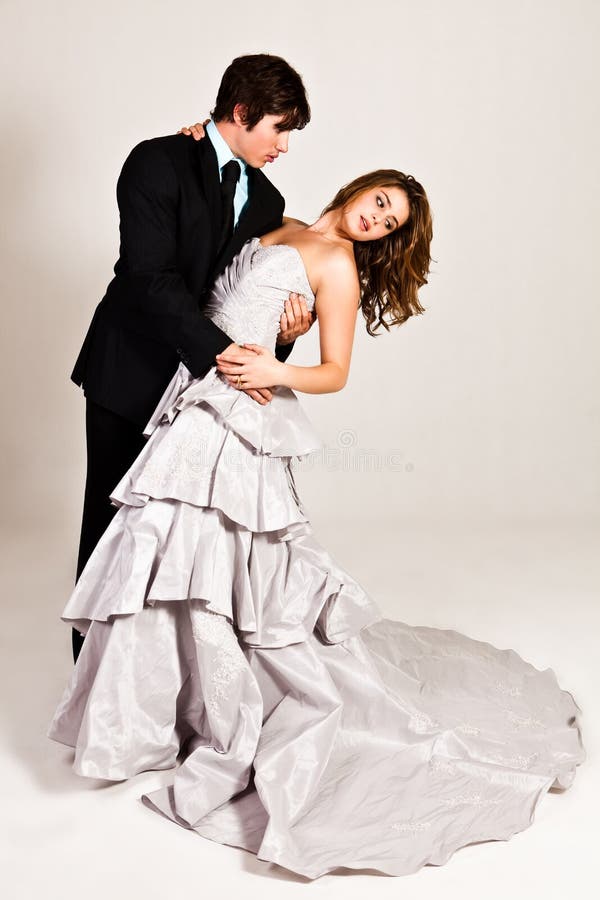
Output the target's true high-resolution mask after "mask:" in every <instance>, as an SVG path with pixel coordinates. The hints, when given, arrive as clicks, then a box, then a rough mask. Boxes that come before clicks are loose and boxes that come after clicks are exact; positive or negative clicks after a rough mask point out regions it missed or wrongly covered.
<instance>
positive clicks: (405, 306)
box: [322, 169, 433, 335]
mask: <svg viewBox="0 0 600 900" xmlns="http://www.w3.org/2000/svg"><path fill="white" fill-rule="evenodd" d="M375 187H382V188H385V187H396V188H400V190H401V191H404V193H405V194H406V196H407V197H408V203H409V207H410V213H409V216H408V220H407V221H406V222H405V223H404V225H402V226H401V227H400V228H397V229H395V230H394V231H392V232H391V233H390V234H388V235H385V237H382V238H379V239H378V240H376V241H354V258H355V260H356V265H357V268H358V276H359V279H360V288H361V290H360V306H361V309H362V313H363V316H364V317H365V319H366V322H367V331H368V332H369V334H371V335H374V334H375V332H376V331H377V329H378V328H380V327H381V326H382V325H383V327H384V328H385V329H386V331H389V330H390V326H391V325H402V323H403V322H406V320H407V319H409V318H410V317H411V316H414V315H418V314H420V313H423V312H425V309H424V307H423V306H421V304H420V303H419V298H418V296H417V293H418V290H419V288H420V287H422V285H424V284H427V273H428V272H429V264H430V262H431V256H430V253H429V250H430V245H431V239H432V236H433V228H432V221H431V210H430V208H429V201H428V199H427V194H426V193H425V190H424V189H423V187H422V185H420V184H419V182H418V181H416V180H415V179H414V178H413V176H412V175H404V174H403V173H402V172H397V171H396V170H395V169H377V171H375V172H369V173H368V174H367V175H361V176H360V177H359V178H355V179H354V181H351V182H350V184H347V185H345V186H344V187H343V188H340V190H339V191H338V192H337V194H336V195H335V197H334V198H333V200H332V201H331V203H330V204H329V205H328V206H327V207H326V208H325V209H324V210H323V213H322V215H325V213H328V212H331V211H332V210H334V209H341V208H343V207H344V206H346V205H347V204H348V203H350V201H352V200H354V199H355V197H358V195H359V194H362V193H363V192H364V191H368V190H371V188H375Z"/></svg>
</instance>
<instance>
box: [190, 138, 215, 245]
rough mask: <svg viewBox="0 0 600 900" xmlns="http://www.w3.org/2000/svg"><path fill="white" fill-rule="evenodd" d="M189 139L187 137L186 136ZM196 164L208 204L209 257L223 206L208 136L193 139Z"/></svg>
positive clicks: (213, 155) (213, 152)
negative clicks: (209, 226) (197, 139)
mask: <svg viewBox="0 0 600 900" xmlns="http://www.w3.org/2000/svg"><path fill="white" fill-rule="evenodd" d="M188 140H189V138H188ZM193 143H194V145H195V146H194V148H193V150H194V151H195V156H196V165H197V169H198V172H199V175H200V183H201V185H202V190H203V192H204V197H205V199H206V204H207V206H208V210H209V214H210V220H211V228H210V239H211V257H214V254H215V253H216V250H217V247H218V244H219V238H220V235H221V229H222V227H223V207H222V204H221V179H220V177H219V164H218V162H217V154H216V152H215V148H214V147H213V145H212V144H211V142H210V140H209V138H204V140H202V141H193Z"/></svg>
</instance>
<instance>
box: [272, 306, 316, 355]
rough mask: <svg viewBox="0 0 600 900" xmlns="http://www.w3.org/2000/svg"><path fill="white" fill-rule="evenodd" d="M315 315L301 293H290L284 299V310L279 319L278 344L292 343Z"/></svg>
mask: <svg viewBox="0 0 600 900" xmlns="http://www.w3.org/2000/svg"><path fill="white" fill-rule="evenodd" d="M314 321H315V316H314V314H313V313H312V312H309V309H308V306H307V305H306V299H305V297H303V296H302V294H290V296H289V299H288V300H286V301H285V312H284V313H283V315H282V316H281V319H280V321H279V327H280V330H279V334H278V335H277V343H278V344H292V343H293V342H294V341H295V340H296V338H299V337H300V336H301V335H302V334H306V332H307V331H308V329H309V328H310V326H311V325H312V323H313V322H314Z"/></svg>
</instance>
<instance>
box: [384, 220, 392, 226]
mask: <svg viewBox="0 0 600 900" xmlns="http://www.w3.org/2000/svg"><path fill="white" fill-rule="evenodd" d="M385 227H386V228H391V227H392V223H391V222H390V220H389V219H386V220H385Z"/></svg>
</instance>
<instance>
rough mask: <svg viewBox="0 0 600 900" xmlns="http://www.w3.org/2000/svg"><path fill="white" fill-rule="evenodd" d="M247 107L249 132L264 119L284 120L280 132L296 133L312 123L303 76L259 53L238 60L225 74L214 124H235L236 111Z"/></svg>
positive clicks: (277, 60)
mask: <svg viewBox="0 0 600 900" xmlns="http://www.w3.org/2000/svg"><path fill="white" fill-rule="evenodd" d="M238 103H241V104H243V105H244V106H245V107H246V110H247V113H246V125H247V127H248V130H251V129H252V128H254V126H255V125H256V124H257V123H258V122H260V120H261V119H262V118H263V116H269V115H271V116H283V117H284V118H283V121H282V122H281V124H280V125H279V127H278V130H279V131H294V130H300V129H302V128H304V126H305V125H307V124H308V122H310V106H309V105H308V99H307V97H306V90H305V88H304V85H303V83H302V78H301V77H300V75H299V74H298V73H297V72H296V71H295V70H294V69H292V67H291V66H290V65H289V63H287V62H286V61H285V59H282V58H281V57H280V56H271V55H270V54H268V53H257V54H254V55H252V56H238V57H237V59H234V60H233V62H232V63H231V65H230V66H229V67H228V68H227V69H226V70H225V74H224V75H223V78H222V79H221V85H220V87H219V93H218V95H217V103H216V105H215V108H214V110H213V111H212V113H211V115H212V117H213V119H214V121H215V122H233V110H234V108H235V106H236V105H237V104H238Z"/></svg>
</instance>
